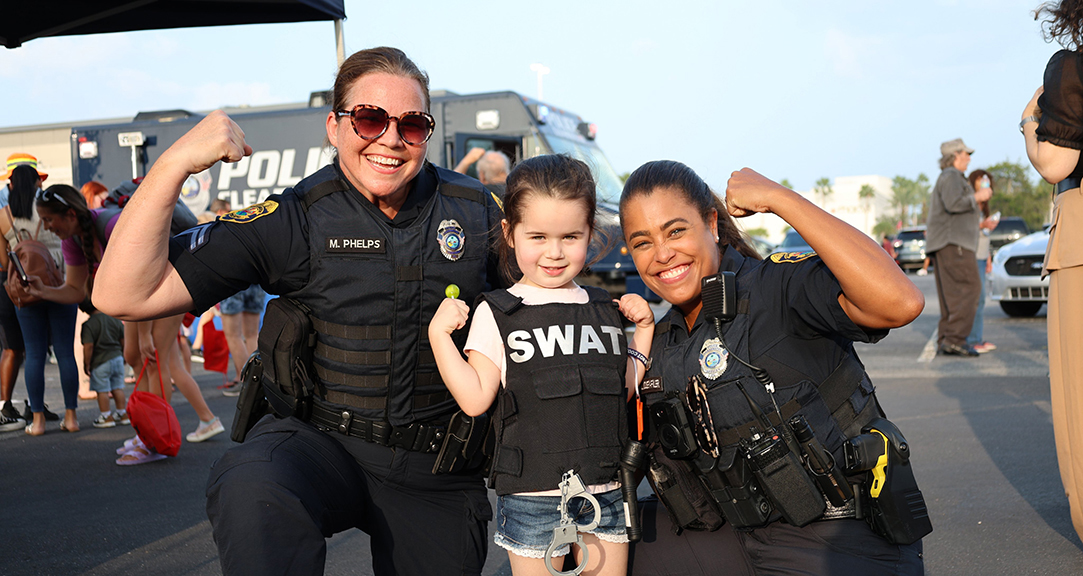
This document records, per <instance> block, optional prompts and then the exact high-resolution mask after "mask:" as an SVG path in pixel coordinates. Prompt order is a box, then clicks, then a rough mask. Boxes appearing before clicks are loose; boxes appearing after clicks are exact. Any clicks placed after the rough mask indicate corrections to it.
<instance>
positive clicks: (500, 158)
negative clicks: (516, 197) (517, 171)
mask: <svg viewBox="0 0 1083 576" xmlns="http://www.w3.org/2000/svg"><path fill="white" fill-rule="evenodd" d="M475 162H477V166H476V167H475V168H476V169H477V173H478V181H480V182H481V183H482V184H484V185H485V187H486V188H488V189H489V190H491V191H492V192H493V193H495V194H496V195H497V196H498V197H500V198H503V197H504V182H505V181H506V180H507V179H508V172H510V171H511V160H510V159H508V157H507V155H506V154H504V153H503V152H501V151H499V150H489V151H487V152H486V151H485V149H484V148H472V149H471V150H470V151H469V152H467V153H466V156H463V159H462V160H461V161H460V162H459V164H458V165H457V166H455V171H456V172H458V173H459V174H466V172H467V170H469V169H470V165H471V164H473V163H475Z"/></svg>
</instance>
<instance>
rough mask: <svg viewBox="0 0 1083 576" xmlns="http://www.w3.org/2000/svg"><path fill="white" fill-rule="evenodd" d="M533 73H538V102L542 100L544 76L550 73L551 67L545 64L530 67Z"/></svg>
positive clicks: (535, 64)
mask: <svg viewBox="0 0 1083 576" xmlns="http://www.w3.org/2000/svg"><path fill="white" fill-rule="evenodd" d="M530 70H531V71H532V72H537V73H538V100H541V99H542V76H545V75H546V74H548V73H549V67H548V66H546V65H545V64H538V63H534V64H531V65H530Z"/></svg>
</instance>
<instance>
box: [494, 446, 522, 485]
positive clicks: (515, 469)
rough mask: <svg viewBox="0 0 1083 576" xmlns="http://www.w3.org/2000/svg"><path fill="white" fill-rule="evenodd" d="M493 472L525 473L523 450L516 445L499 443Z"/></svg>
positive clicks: (516, 475) (513, 474)
mask: <svg viewBox="0 0 1083 576" xmlns="http://www.w3.org/2000/svg"><path fill="white" fill-rule="evenodd" d="M493 474H494V475H495V474H508V475H510V476H515V477H516V478H518V477H519V476H522V475H523V451H522V450H520V449H518V448H516V447H515V446H504V445H498V446H497V447H496V457H495V458H494V459H493Z"/></svg>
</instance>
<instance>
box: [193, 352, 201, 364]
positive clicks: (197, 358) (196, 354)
mask: <svg viewBox="0 0 1083 576" xmlns="http://www.w3.org/2000/svg"><path fill="white" fill-rule="evenodd" d="M192 362H203V351H202V350H192Z"/></svg>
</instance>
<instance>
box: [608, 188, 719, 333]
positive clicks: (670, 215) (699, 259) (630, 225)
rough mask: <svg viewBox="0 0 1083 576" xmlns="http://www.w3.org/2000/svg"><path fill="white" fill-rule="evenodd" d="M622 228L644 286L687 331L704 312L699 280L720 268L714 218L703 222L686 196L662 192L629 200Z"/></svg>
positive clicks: (713, 216)
mask: <svg viewBox="0 0 1083 576" xmlns="http://www.w3.org/2000/svg"><path fill="white" fill-rule="evenodd" d="M621 226H622V228H623V230H624V240H625V243H626V244H627V245H628V249H629V250H630V251H631V253H632V259H633V260H634V261H635V264H636V269H638V270H639V274H640V276H641V277H642V278H643V282H644V283H645V284H646V285H647V287H648V288H650V289H651V290H653V291H654V292H655V293H656V294H658V295H659V296H661V297H662V298H664V299H665V300H666V301H667V302H669V303H670V304H673V305H674V306H676V307H677V308H679V309H680V310H681V312H683V313H684V315H685V317H686V318H687V319H688V320H689V322H688V323H689V325H691V324H692V323H693V322H695V317H696V316H697V315H698V314H699V309H700V308H701V307H702V302H701V300H700V280H701V279H702V278H703V277H704V276H710V275H712V274H716V273H718V267H719V265H720V264H721V255H720V253H719V251H718V245H717V241H718V221H717V217H716V214H715V212H714V211H713V210H712V211H711V212H710V214H709V216H708V219H707V221H706V222H705V221H704V219H703V218H702V217H701V216H700V214H699V211H698V210H697V209H696V207H695V206H694V205H692V204H691V203H689V202H688V200H687V199H686V198H685V197H684V195H682V194H680V193H678V192H675V191H673V190H671V189H668V188H661V189H655V190H653V191H652V192H651V193H649V194H638V195H636V196H634V197H632V198H630V199H629V200H628V201H627V202H626V203H625V204H624V206H623V209H622V210H621Z"/></svg>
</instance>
